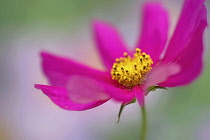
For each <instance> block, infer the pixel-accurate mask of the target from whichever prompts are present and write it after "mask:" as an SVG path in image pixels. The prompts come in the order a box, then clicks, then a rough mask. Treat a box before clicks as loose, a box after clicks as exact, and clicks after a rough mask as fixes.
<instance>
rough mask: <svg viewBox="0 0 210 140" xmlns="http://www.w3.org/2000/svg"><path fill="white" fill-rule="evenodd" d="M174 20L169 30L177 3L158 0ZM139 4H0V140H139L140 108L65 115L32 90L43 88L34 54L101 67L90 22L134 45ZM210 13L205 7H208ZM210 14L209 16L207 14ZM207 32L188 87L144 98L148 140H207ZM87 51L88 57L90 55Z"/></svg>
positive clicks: (108, 107) (20, 0)
mask: <svg viewBox="0 0 210 140" xmlns="http://www.w3.org/2000/svg"><path fill="white" fill-rule="evenodd" d="M162 1H163V3H164V5H165V7H166V8H167V9H168V10H169V11H170V15H171V31H172V29H173V27H174V24H175V21H176V19H177V17H178V14H179V12H180V11H179V10H180V7H181V5H182V0H162ZM142 3H143V1H142V0H129V1H128V0H104V1H102V0H101V1H99V0H60V1H57V0H28V1H26V0H9V1H8V0H0V140H118V139H120V140H127V139H131V140H137V139H138V138H139V131H140V125H141V124H140V110H139V106H138V104H133V105H130V106H128V107H127V108H125V110H124V112H123V115H122V118H121V122H120V123H119V124H116V121H117V113H118V110H119V107H120V105H119V104H117V103H115V102H113V101H109V102H108V103H106V104H104V105H102V106H100V107H97V108H95V109H91V110H88V111H82V112H74V111H65V110H62V109H60V108H58V107H57V106H56V105H54V104H53V103H52V102H51V101H50V100H49V99H48V98H47V97H46V96H45V95H43V94H42V93H41V92H40V91H38V90H36V89H34V88H33V84H34V83H42V84H46V83H47V81H46V79H45V77H44V75H43V74H42V72H41V67H40V57H39V52H40V51H41V50H48V51H50V52H53V53H57V54H59V55H64V56H68V57H71V58H74V59H77V60H78V61H80V62H82V63H85V64H87V65H90V66H92V67H95V68H98V69H102V65H101V64H100V60H99V58H98V56H97V53H96V51H95V47H94V40H93V37H92V32H91V28H90V27H91V26H90V25H91V21H92V20H93V19H96V18H97V19H103V20H105V21H109V22H111V23H112V24H114V25H115V26H117V27H118V28H119V30H120V31H121V33H122V34H123V36H124V38H125V39H126V41H127V43H128V44H129V45H130V46H134V44H135V42H136V40H137V36H138V32H139V15H140V7H141V5H142ZM206 6H207V9H208V10H210V1H207V2H206ZM208 16H209V15H208ZM209 35H210V30H209V28H208V29H207V30H206V32H205V39H204V40H205V46H206V49H205V64H206V65H205V69H204V71H203V74H202V76H201V77H200V78H199V79H198V80H197V81H195V82H194V83H193V84H191V85H189V86H186V87H179V88H173V89H170V90H169V91H157V92H154V93H151V94H150V95H149V96H148V97H147V113H148V117H149V118H148V120H149V136H148V140H154V139H155V140H177V139H179V140H209V139H210V93H209V87H208V85H209V82H210V79H209V78H210V72H209V71H210V65H209V64H208V61H209V60H210V54H209V50H210V49H209V45H210V40H209V39H207V38H208V37H209ZM87 52H88V53H87Z"/></svg>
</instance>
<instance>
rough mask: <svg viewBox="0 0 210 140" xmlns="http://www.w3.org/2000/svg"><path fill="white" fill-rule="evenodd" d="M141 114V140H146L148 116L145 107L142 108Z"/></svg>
mask: <svg viewBox="0 0 210 140" xmlns="http://www.w3.org/2000/svg"><path fill="white" fill-rule="evenodd" d="M141 114H142V124H141V125H142V126H141V136H140V140H146V135H147V116H146V108H145V106H142V107H141Z"/></svg>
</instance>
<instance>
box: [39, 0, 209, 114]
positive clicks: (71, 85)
mask: <svg viewBox="0 0 210 140" xmlns="http://www.w3.org/2000/svg"><path fill="white" fill-rule="evenodd" d="M142 13H143V14H142V22H143V23H142V27H141V35H140V37H139V40H138V41H137V45H136V46H135V49H134V50H129V49H128V47H127V46H126V45H125V43H124V42H123V39H122V37H121V36H120V35H119V33H118V31H117V30H116V28H114V27H113V26H112V25H110V24H108V23H105V22H103V21H99V20H97V21H94V23H93V31H94V37H95V41H96V46H97V49H98V52H99V54H100V56H101V60H102V62H103V63H104V66H105V67H106V70H104V71H100V70H96V69H93V68H90V67H88V66H85V65H83V64H80V63H78V62H76V61H73V60H71V59H67V58H64V57H59V56H56V55H53V54H51V53H48V52H42V53H41V57H42V67H43V71H44V73H45V75H46V77H47V78H48V80H49V83H50V85H39V84H36V85H35V88H37V89H40V90H42V92H43V93H44V94H46V95H47V96H48V97H49V98H50V99H51V100H52V101H53V102H54V103H55V104H57V105H58V106H59V107H61V108H63V109H66V110H77V111H81V110H87V109H91V108H94V107H97V106H99V105H101V104H103V103H105V102H106V101H108V100H110V99H114V100H116V101H118V102H120V103H122V104H128V103H130V102H132V101H133V100H134V99H137V100H138V102H139V104H140V105H141V106H144V104H145V103H144V98H145V96H146V95H147V94H148V91H150V89H152V88H158V87H177V86H184V85H187V84H190V83H191V82H193V81H194V80H195V79H196V78H197V77H198V76H199V75H200V73H201V71H202V68H203V60H202V56H203V32H204V30H205V28H206V26H207V19H206V14H207V11H206V8H205V5H204V0H185V2H184V5H183V8H182V11H181V14H180V17H179V20H178V21H177V25H176V28H175V31H174V33H173V35H172V37H171V38H169V37H168V27H169V19H168V16H169V15H168V12H167V10H165V8H164V7H163V6H162V5H161V3H151V2H148V3H146V4H145V5H144V7H143V12H142ZM167 42H168V43H167ZM166 44H167V45H166Z"/></svg>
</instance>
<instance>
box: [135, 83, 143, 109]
mask: <svg viewBox="0 0 210 140" xmlns="http://www.w3.org/2000/svg"><path fill="white" fill-rule="evenodd" d="M132 92H133V94H134V95H135V96H136V98H137V100H138V102H139V104H140V106H144V105H145V102H144V96H145V94H144V91H143V90H142V88H140V87H138V86H136V87H134V89H133V90H132Z"/></svg>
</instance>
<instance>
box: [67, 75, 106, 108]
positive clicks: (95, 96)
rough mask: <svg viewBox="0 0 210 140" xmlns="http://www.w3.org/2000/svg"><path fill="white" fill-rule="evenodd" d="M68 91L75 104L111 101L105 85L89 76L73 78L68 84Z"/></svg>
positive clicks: (75, 76)
mask: <svg viewBox="0 0 210 140" xmlns="http://www.w3.org/2000/svg"><path fill="white" fill-rule="evenodd" d="M67 91H68V93H69V97H70V99H71V100H72V101H73V102H76V103H81V104H85V103H90V102H93V101H96V100H108V99H110V96H109V95H108V94H106V90H105V88H104V87H103V85H102V84H100V82H99V81H96V80H94V79H92V78H90V77H87V76H79V75H74V76H71V78H70V79H69V81H68V84H67Z"/></svg>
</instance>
